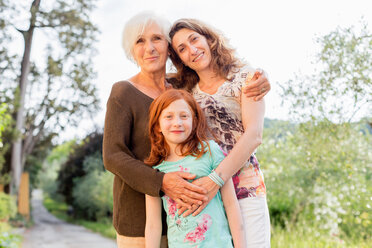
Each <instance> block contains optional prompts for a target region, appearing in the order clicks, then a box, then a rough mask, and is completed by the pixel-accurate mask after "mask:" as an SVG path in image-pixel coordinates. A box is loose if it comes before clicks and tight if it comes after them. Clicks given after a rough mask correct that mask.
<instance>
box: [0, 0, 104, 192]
mask: <svg viewBox="0 0 372 248" xmlns="http://www.w3.org/2000/svg"><path fill="white" fill-rule="evenodd" d="M27 5H29V6H30V7H29V9H28V10H27ZM0 7H1V13H2V15H1V17H0V29H1V32H0V61H1V62H0V75H1V77H2V78H1V80H0V81H1V85H0V92H1V94H0V101H1V102H7V103H8V104H9V106H10V109H11V110H12V115H13V117H14V119H15V120H16V123H15V127H16V129H17V130H18V132H17V133H16V136H15V138H13V139H14V140H13V146H12V151H11V161H6V162H7V164H8V167H10V165H11V171H12V172H13V174H12V184H13V187H14V189H15V190H17V188H18V185H19V180H20V174H21V172H22V171H23V170H24V166H25V162H26V159H27V156H28V155H30V154H32V153H34V155H35V153H36V155H37V154H39V155H40V154H43V153H44V155H45V149H44V150H43V149H41V150H43V152H42V153H39V151H40V149H39V151H37V148H38V147H39V148H40V147H41V146H43V145H42V144H43V143H44V147H47V146H45V144H46V143H49V144H50V141H51V140H52V138H53V137H54V136H56V135H58V133H59V132H61V131H62V130H63V129H64V128H65V127H67V126H68V125H78V123H79V121H80V120H81V119H82V118H87V117H90V116H91V114H93V113H94V112H95V110H97V108H98V104H99V102H98V98H97V96H96V87H95V86H94V85H93V84H92V83H91V80H92V78H93V77H94V76H95V73H94V71H93V69H92V60H91V59H92V56H93V55H94V53H95V49H94V47H93V44H94V42H95V41H96V36H97V33H98V31H97V28H96V27H95V26H94V24H93V23H92V22H91V15H90V13H91V11H92V10H93V9H94V7H95V6H94V0H53V1H42V0H33V1H30V0H29V1H27V2H25V1H23V3H22V4H15V3H14V2H13V1H10V0H0ZM25 16H27V19H24V17H25ZM33 36H39V37H42V39H38V40H37V42H39V44H36V45H37V46H38V47H44V50H43V51H42V52H41V53H40V54H38V55H37V56H35V59H31V51H32V48H33V45H35V40H34V39H33ZM19 38H23V41H24V50H23V54H21V53H19V51H22V49H20V48H16V47H14V46H13V45H12V44H14V41H15V40H17V39H19ZM9 139H12V136H11V137H10V138H9Z"/></svg>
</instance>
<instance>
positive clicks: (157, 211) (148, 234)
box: [145, 195, 162, 248]
mask: <svg viewBox="0 0 372 248" xmlns="http://www.w3.org/2000/svg"><path fill="white" fill-rule="evenodd" d="M161 208H162V204H161V198H160V197H153V196H149V195H146V227H145V243H146V248H159V247H160V242H161V233H162V223H161V221H162V220H161Z"/></svg>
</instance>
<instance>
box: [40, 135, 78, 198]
mask: <svg viewBox="0 0 372 248" xmlns="http://www.w3.org/2000/svg"><path fill="white" fill-rule="evenodd" d="M75 145H76V140H70V141H67V142H65V143H63V144H61V145H58V146H56V147H55V148H53V150H52V151H51V152H50V153H49V155H48V156H47V158H46V159H45V160H44V161H43V163H42V169H41V170H40V171H39V173H38V176H37V181H38V182H39V183H38V187H39V188H41V189H43V192H45V193H47V194H48V195H50V196H51V197H53V198H54V199H56V198H58V197H60V195H58V193H57V190H58V188H59V184H58V182H56V180H57V177H58V173H59V171H60V169H61V166H62V165H63V164H64V163H65V162H66V161H67V159H68V157H69V156H70V154H72V152H73V149H74V147H75Z"/></svg>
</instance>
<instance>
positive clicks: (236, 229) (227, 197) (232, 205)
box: [221, 179, 246, 248]
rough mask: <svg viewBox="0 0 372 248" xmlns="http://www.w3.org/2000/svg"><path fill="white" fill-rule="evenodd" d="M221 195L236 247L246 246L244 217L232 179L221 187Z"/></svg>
mask: <svg viewBox="0 0 372 248" xmlns="http://www.w3.org/2000/svg"><path fill="white" fill-rule="evenodd" d="M221 196H222V201H223V205H224V207H225V211H226V215H227V219H228V222H229V227H230V231H231V235H232V238H233V241H234V247H235V248H240V247H242V248H243V247H246V240H245V232H244V223H243V218H242V215H241V212H240V207H239V203H238V199H237V198H236V194H235V190H234V185H233V182H232V180H231V179H229V180H228V181H227V182H226V183H225V185H224V186H223V187H222V188H221Z"/></svg>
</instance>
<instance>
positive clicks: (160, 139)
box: [145, 89, 209, 166]
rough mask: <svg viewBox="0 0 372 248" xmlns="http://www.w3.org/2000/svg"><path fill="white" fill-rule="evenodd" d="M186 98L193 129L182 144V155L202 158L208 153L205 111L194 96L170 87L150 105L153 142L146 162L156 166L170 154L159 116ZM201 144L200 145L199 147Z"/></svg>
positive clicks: (151, 140) (150, 127)
mask: <svg viewBox="0 0 372 248" xmlns="http://www.w3.org/2000/svg"><path fill="white" fill-rule="evenodd" d="M180 99H182V100H185V102H186V103H187V104H188V105H189V107H190V109H191V111H192V114H193V117H192V130H191V134H190V136H189V137H188V138H187V139H186V140H185V141H184V142H182V143H180V144H178V145H179V146H180V151H181V156H188V155H191V156H194V157H197V158H200V157H201V156H202V155H203V154H204V153H206V152H207V151H206V149H205V148H206V146H208V149H209V145H208V142H207V141H208V127H207V121H206V119H205V116H204V113H203V111H202V110H201V108H200V107H199V104H198V103H197V102H196V101H195V99H194V98H193V96H192V95H191V94H190V93H188V92H187V91H185V90H176V89H170V90H167V91H165V92H164V93H163V94H161V95H160V96H159V97H157V98H156V99H155V100H154V101H153V102H152V103H151V106H150V116H149V136H150V142H151V152H150V156H149V157H148V158H147V159H146V160H145V163H146V164H148V165H150V166H154V165H158V164H160V163H161V162H162V161H164V160H165V159H166V158H167V157H168V156H169V154H170V148H169V145H168V144H167V142H166V141H165V139H164V136H163V134H162V133H161V132H160V126H159V118H160V115H161V113H162V112H163V110H164V109H165V108H167V107H168V106H169V105H170V104H171V103H172V102H174V101H176V100H180ZM199 144H200V147H199Z"/></svg>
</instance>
